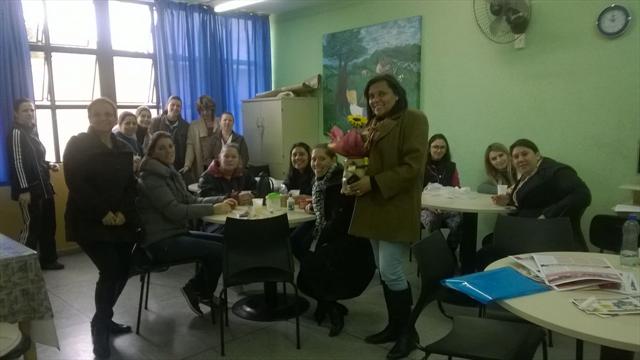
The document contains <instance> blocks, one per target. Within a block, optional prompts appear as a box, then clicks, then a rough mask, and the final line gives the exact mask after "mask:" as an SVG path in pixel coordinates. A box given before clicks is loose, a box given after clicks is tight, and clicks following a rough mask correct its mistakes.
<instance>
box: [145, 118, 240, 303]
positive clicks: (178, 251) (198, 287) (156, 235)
mask: <svg viewBox="0 0 640 360" xmlns="http://www.w3.org/2000/svg"><path fill="white" fill-rule="evenodd" d="M175 155H176V153H175V148H174V145H173V140H172V139H171V134H169V133H167V132H164V131H158V132H156V133H154V134H153V135H152V136H151V140H150V142H149V149H148V152H147V155H146V156H145V157H144V158H143V159H142V163H141V164H140V178H139V180H138V198H137V199H136V205H137V208H138V212H139V214H140V218H141V219H142V224H143V228H144V239H143V241H142V246H143V247H144V249H145V250H146V251H147V252H148V253H149V254H150V255H151V256H152V258H153V259H154V261H157V262H161V263H162V262H173V261H179V260H181V259H191V258H194V257H197V258H199V259H200V261H201V263H202V266H201V267H199V269H198V270H197V272H196V274H195V276H194V277H193V278H191V280H189V282H187V284H186V285H185V286H184V287H183V288H182V294H183V295H184V297H185V299H186V300H187V304H188V305H189V307H190V308H191V310H192V311H193V312H195V313H196V314H198V315H202V310H200V306H199V303H200V302H201V301H202V302H203V303H207V302H208V303H209V304H211V299H212V298H213V293H214V291H215V288H216V285H217V284H218V278H219V277H220V273H221V271H222V241H223V238H222V236H219V235H214V234H207V233H200V232H195V231H189V227H188V221H189V220H193V219H200V218H201V217H203V216H206V215H214V214H226V213H229V212H230V211H231V210H232V209H233V208H234V207H235V206H236V204H237V203H236V201H235V200H233V199H226V200H223V199H224V197H222V196H217V197H206V198H202V197H195V196H193V195H191V193H190V192H189V191H187V187H186V185H185V184H184V181H183V179H182V176H181V175H180V173H179V172H178V171H177V170H176V169H175V168H174V167H173V162H174V160H175Z"/></svg>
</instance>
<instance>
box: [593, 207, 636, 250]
mask: <svg viewBox="0 0 640 360" xmlns="http://www.w3.org/2000/svg"><path fill="white" fill-rule="evenodd" d="M626 220H627V219H625V218H623V217H620V216H615V215H596V216H594V217H593V219H591V224H590V225H589V241H590V242H591V244H592V245H593V246H595V247H597V248H598V249H599V250H600V252H601V253H602V252H604V250H607V251H612V252H615V253H618V252H620V247H621V246H622V225H624V222H625V221H626Z"/></svg>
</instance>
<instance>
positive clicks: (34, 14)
mask: <svg viewBox="0 0 640 360" xmlns="http://www.w3.org/2000/svg"><path fill="white" fill-rule="evenodd" d="M22 14H23V16H24V24H25V26H26V28H27V40H28V41H29V42H31V43H38V44H43V43H44V33H43V29H44V5H43V3H42V1H40V0H22Z"/></svg>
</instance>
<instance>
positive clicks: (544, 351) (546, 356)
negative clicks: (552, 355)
mask: <svg viewBox="0 0 640 360" xmlns="http://www.w3.org/2000/svg"><path fill="white" fill-rule="evenodd" d="M548 359H549V352H548V349H547V340H545V339H544V338H543V339H542V360H548Z"/></svg>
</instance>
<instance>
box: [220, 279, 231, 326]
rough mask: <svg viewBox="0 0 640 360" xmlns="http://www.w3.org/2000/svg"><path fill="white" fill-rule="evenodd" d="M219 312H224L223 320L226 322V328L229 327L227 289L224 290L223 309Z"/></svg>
mask: <svg viewBox="0 0 640 360" xmlns="http://www.w3.org/2000/svg"><path fill="white" fill-rule="evenodd" d="M221 311H224V319H225V321H226V325H227V327H229V306H228V305H227V288H224V308H223V309H222V310H221Z"/></svg>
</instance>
